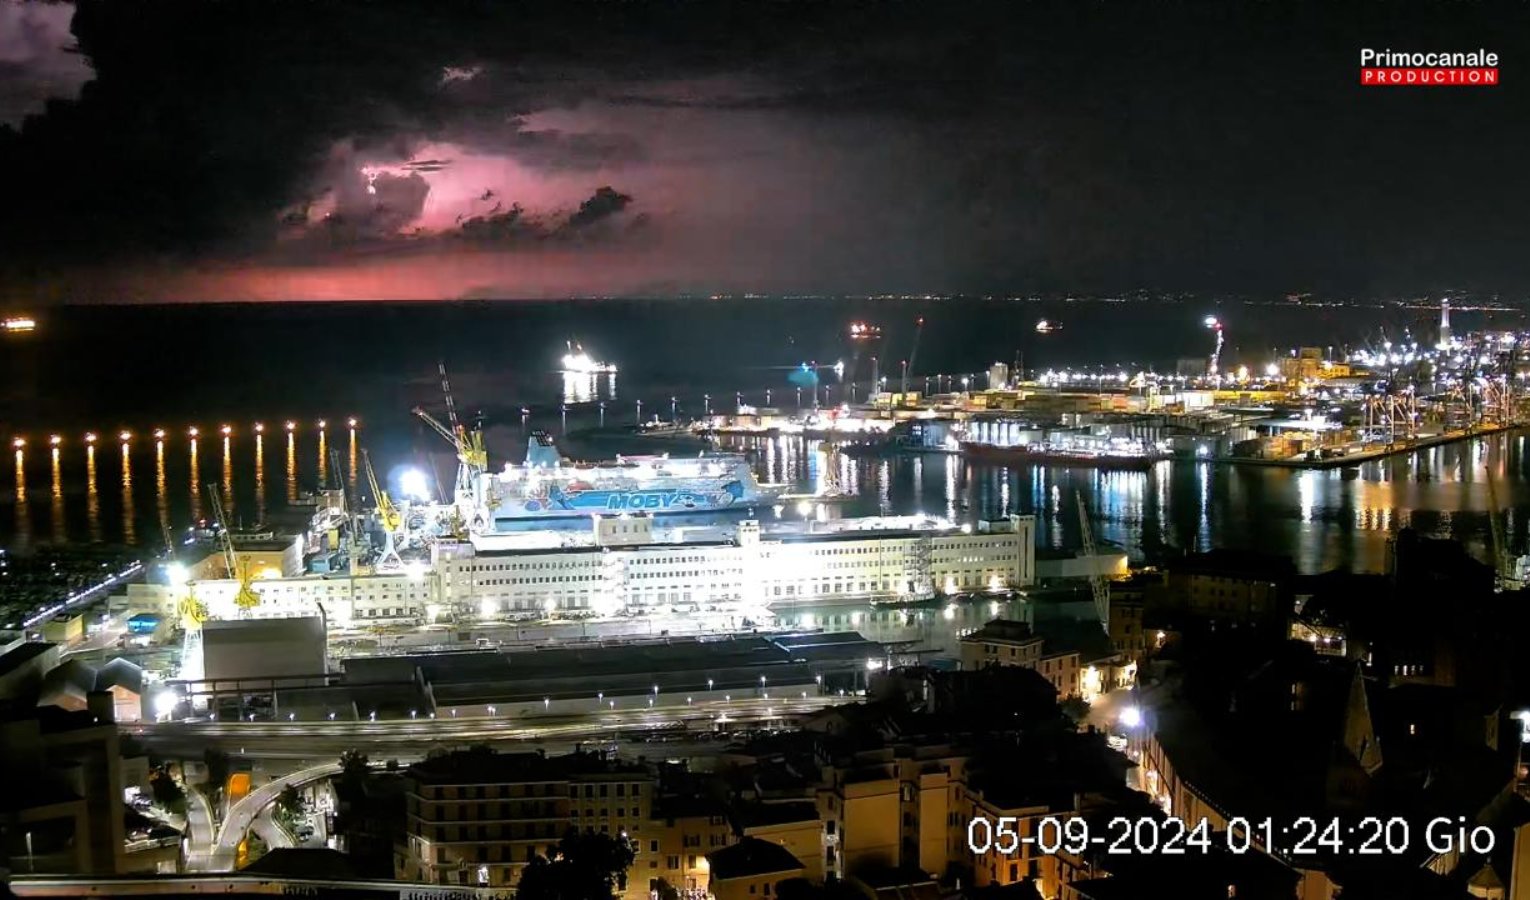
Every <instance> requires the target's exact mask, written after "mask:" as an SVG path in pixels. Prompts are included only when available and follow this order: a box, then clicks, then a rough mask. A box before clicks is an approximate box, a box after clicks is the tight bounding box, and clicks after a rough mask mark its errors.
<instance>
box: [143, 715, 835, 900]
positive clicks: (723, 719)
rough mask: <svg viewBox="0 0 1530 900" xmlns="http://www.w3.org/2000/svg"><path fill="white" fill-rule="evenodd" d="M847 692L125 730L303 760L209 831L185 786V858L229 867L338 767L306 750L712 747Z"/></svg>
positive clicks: (683, 751)
mask: <svg viewBox="0 0 1530 900" xmlns="http://www.w3.org/2000/svg"><path fill="white" fill-rule="evenodd" d="M847 699H849V698H842V697H833V696H825V697H807V698H805V699H797V700H790V701H782V700H780V699H766V698H748V699H739V700H733V701H731V702H729V703H726V704H709V705H707V706H706V708H703V707H702V706H700V705H698V706H697V707H695V708H689V707H683V708H679V709H666V710H616V711H613V712H609V713H601V714H595V715H574V716H562V717H550V718H547V719H538V720H536V721H535V723H534V724H533V723H527V722H525V721H520V722H515V721H511V720H508V719H498V720H496V719H488V718H474V719H424V720H410V721H389V722H323V723H316V722H315V723H291V722H289V723H277V722H161V723H155V724H143V725H137V726H133V727H132V728H131V731H132V733H133V734H134V735H135V736H136V737H137V738H138V739H139V740H140V741H141V742H143V743H144V744H145V745H147V746H150V747H152V748H154V750H155V751H156V752H159V753H163V754H165V755H175V754H177V753H179V754H190V755H192V756H199V755H201V754H202V753H203V751H204V750H205V749H206V748H207V747H208V746H213V745H216V746H222V747H224V748H226V749H228V750H229V752H230V753H233V754H236V755H237V756H242V757H245V758H248V759H261V760H282V759H286V760H301V761H302V763H301V767H300V768H298V769H296V770H295V771H292V772H289V773H287V774H285V775H280V776H277V777H276V778H274V779H272V780H271V781H270V782H268V783H267V784H264V785H261V786H260V787H258V788H256V789H255V790H252V791H251V792H250V793H249V794H248V795H247V796H245V797H244V798H242V799H241V800H239V801H238V802H237V803H234V804H233V805H231V806H230V807H229V809H228V812H227V814H226V815H225V817H224V819H223V823H222V825H221V826H220V827H219V828H218V829H217V833H216V836H209V833H210V832H211V830H212V826H211V821H212V813H211V810H209V809H208V808H207V803H206V800H205V799H203V798H202V797H201V795H200V794H197V793H195V792H193V799H192V803H191V806H190V808H189V809H188V830H189V831H190V832H191V834H190V835H189V837H190V839H191V840H190V850H189V852H188V854H187V867H188V869H190V870H192V871H204V872H228V871H232V870H233V869H234V866H235V863H236V860H237V858H238V849H239V844H240V842H242V841H243V840H244V839H245V836H246V834H247V833H248V832H249V831H250V830H251V829H252V828H253V829H254V830H255V832H256V833H257V834H259V835H260V836H261V838H262V839H263V840H265V841H266V844H267V846H269V847H280V846H292V844H291V841H290V838H288V837H287V836H286V835H285V834H283V833H281V831H280V829H278V828H276V826H275V823H274V822H272V821H271V820H270V809H271V806H272V804H274V803H275V802H276V798H277V796H278V795H280V794H281V792H282V791H283V790H284V789H285V788H286V787H287V786H288V785H294V786H297V787H302V786H303V785H306V784H309V783H311V782H314V781H318V780H321V779H325V778H328V777H330V776H332V775H334V774H336V773H338V772H339V771H340V765H339V763H338V762H325V763H314V760H316V759H324V758H328V759H330V760H338V759H339V757H340V754H341V753H343V752H344V751H346V750H350V749H361V750H363V751H365V752H367V753H368V754H369V755H371V756H372V757H373V758H374V759H376V758H377V757H379V756H388V757H394V758H403V759H405V760H407V759H409V758H411V757H414V758H417V757H419V756H422V755H423V754H424V752H425V750H426V749H428V748H429V747H439V746H451V745H453V744H457V745H465V744H478V743H488V744H498V743H508V742H514V743H519V744H535V745H537V746H540V747H542V748H544V749H547V750H549V751H551V752H563V751H567V750H571V749H573V747H574V745H576V744H580V743H588V742H591V741H604V740H612V739H613V738H616V737H619V736H622V735H627V736H632V737H641V736H642V735H643V734H644V733H645V732H647V733H651V732H653V731H655V730H657V729H663V730H666V731H667V730H672V729H682V728H688V729H690V730H691V732H692V733H693V734H694V735H695V739H694V740H689V741H683V742H680V741H676V742H666V743H660V744H657V745H652V746H654V747H656V748H660V749H662V752H664V754H665V755H669V756H699V755H710V754H714V753H717V752H719V751H720V750H721V749H722V747H723V746H724V744H723V743H722V742H720V741H713V740H708V739H706V734H707V732H709V731H714V730H722V731H725V732H726V731H732V730H735V729H738V728H752V727H761V726H765V725H780V724H785V723H787V722H789V721H791V720H793V719H795V718H798V717H800V716H803V715H806V714H808V713H812V712H816V711H818V710H820V709H823V708H824V707H826V706H832V705H835V704H838V703H843V702H846V700H847ZM649 747H650V745H649V744H646V743H635V744H633V745H632V749H633V750H635V751H639V752H644V753H646V752H650V751H649V750H648V748H649Z"/></svg>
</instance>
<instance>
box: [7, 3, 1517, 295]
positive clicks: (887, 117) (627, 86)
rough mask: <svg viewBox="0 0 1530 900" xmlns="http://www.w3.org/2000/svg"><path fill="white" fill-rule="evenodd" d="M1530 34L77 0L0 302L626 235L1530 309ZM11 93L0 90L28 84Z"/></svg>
mask: <svg viewBox="0 0 1530 900" xmlns="http://www.w3.org/2000/svg"><path fill="white" fill-rule="evenodd" d="M4 9H6V6H5V5H4V2H3V0H0V10H4ZM1527 24H1530V20H1527V13H1526V11H1525V8H1524V7H1522V6H1520V7H1503V8H1500V7H1496V6H1488V5H1467V4H1460V3H1422V2H1421V3H1417V4H1410V5H1407V6H1403V5H1400V4H1349V5H1335V4H1326V3H1325V4H1319V3H1301V2H1290V3H1279V4H1276V3H1253V2H1248V3H1239V2H1217V3H1211V2H1206V3H1198V2H1181V3H1175V4H1143V3H1140V2H1136V0H1131V2H1111V0H1104V2H1093V3H1089V4H1078V3H1071V2H1070V3H1026V2H983V0H956V2H952V3H927V2H913V0H910V2H891V3H871V2H857V0H846V2H834V3H822V2H805V0H804V2H792V0H784V2H775V3H768V4H762V3H757V2H726V0H719V2H691V3H679V2H677V3H671V4H659V3H648V2H624V3H609V2H557V3H555V2H537V0H531V2H525V3H517V4H487V3H469V2H462V3H456V2H443V3H436V4H431V5H429V6H428V7H424V6H421V5H420V4H417V3H413V2H407V3H406V2H403V0H373V2H366V3H363V2H311V3H267V2H252V0H223V2H217V3H209V2H206V0H153V2H150V0H83V2H81V3H80V5H79V9H78V13H77V15H76V16H75V18H74V22H73V31H74V37H75V38H76V39H77V40H78V43H79V46H80V49H81V51H82V53H83V55H84V58H85V59H87V60H88V61H89V63H90V65H91V67H93V70H94V73H95V76H96V77H95V80H94V81H93V82H91V83H90V84H88V85H87V86H86V87H85V88H84V89H83V91H82V92H81V93H80V96H79V98H78V99H77V100H73V99H70V92H69V91H67V90H65V91H62V92H52V93H50V94H49V96H53V97H57V98H60V99H56V100H54V101H53V103H52V105H51V107H50V108H49V109H48V112H47V114H46V115H42V116H38V117H34V118H33V119H31V120H30V121H28V122H27V123H26V124H25V126H24V127H22V128H21V129H20V130H19V131H18V130H14V129H4V128H0V170H3V171H6V172H9V173H15V174H13V177H12V178H11V179H10V183H9V184H8V186H7V191H6V196H5V202H4V203H3V204H0V277H4V276H10V277H11V278H12V279H13V280H15V281H16V283H28V282H27V279H32V280H34V281H35V280H38V279H42V280H46V279H48V278H50V277H52V276H53V275H54V274H56V273H68V272H69V271H71V270H73V269H76V268H79V267H82V266H112V265H122V266H131V265H134V264H136V263H138V262H140V261H143V260H170V261H177V260H184V261H189V262H199V261H209V260H210V261H225V260H231V259H232V260H239V261H253V262H251V263H250V264H251V265H254V264H256V263H257V262H258V261H260V260H262V259H266V258H270V259H275V260H278V261H284V260H288V259H293V258H297V259H301V260H302V262H303V264H305V265H320V264H322V263H323V262H324V261H326V260H339V261H341V262H343V261H344V260H345V259H347V258H348V257H349V256H352V255H354V254H357V253H362V254H367V255H372V254H377V255H386V254H389V253H399V254H402V255H425V254H428V253H433V252H452V251H453V249H454V248H460V247H470V248H475V250H487V249H495V250H499V249H504V250H516V251H520V253H521V255H525V254H527V253H530V252H532V251H534V250H537V249H538V248H543V247H552V248H555V250H550V251H548V252H549V253H552V252H556V253H558V254H562V255H561V256H559V257H558V258H559V260H560V264H561V265H565V266H567V269H566V270H564V271H566V272H567V273H568V277H569V279H571V281H570V283H574V280H577V278H578V277H580V276H581V275H582V274H584V273H586V272H588V271H590V270H592V269H594V268H597V267H594V266H588V265H580V264H578V263H577V262H568V261H567V259H568V258H571V257H572V256H573V255H575V254H577V253H578V252H603V251H605V250H607V249H609V248H611V247H613V246H622V245H623V242H624V241H626V240H628V235H631V234H635V233H642V234H644V236H645V240H646V241H648V242H649V243H647V244H645V245H644V246H645V247H647V248H648V252H649V255H648V256H646V257H644V258H643V260H642V263H641V265H639V264H638V263H630V264H631V266H632V275H631V277H632V278H633V279H634V280H635V283H684V284H687V285H699V286H702V287H706V286H715V287H718V288H720V289H731V290H748V289H750V288H751V287H755V286H762V287H787V288H790V289H793V290H802V291H810V290H822V291H857V290H867V291H873V290H875V291H882V290H908V291H920V292H922V291H936V290H966V291H1005V290H1032V289H1041V290H1048V289H1057V290H1090V289H1107V290H1112V289H1118V288H1122V287H1130V286H1137V285H1147V286H1154V287H1171V288H1233V289H1236V288H1259V289H1266V288H1290V287H1320V288H1321V287H1331V288H1334V289H1342V290H1368V289H1372V288H1395V287H1410V288H1411V287H1421V288H1425V289H1427V288H1428V287H1429V286H1431V285H1433V284H1435V283H1439V282H1445V283H1449V284H1450V286H1471V285H1472V284H1478V285H1494V286H1499V287H1501V288H1503V289H1523V288H1524V287H1526V286H1530V257H1527V256H1526V255H1525V254H1523V252H1522V251H1521V250H1520V249H1519V248H1518V243H1519V241H1518V239H1517V236H1518V234H1519V223H1518V221H1517V215H1518V212H1517V211H1518V210H1519V209H1521V208H1523V207H1524V206H1525V205H1526V203H1527V202H1530V174H1527V173H1530V167H1526V166H1525V165H1524V164H1523V159H1524V158H1525V156H1526V155H1527V150H1530V122H1527V119H1526V117H1525V116H1523V114H1522V111H1523V110H1524V109H1525V108H1527V103H1526V100H1527V93H1526V92H1527V89H1530V87H1527V85H1526V84H1525V83H1524V80H1523V79H1522V78H1521V79H1516V78H1515V77H1514V74H1515V72H1517V71H1518V68H1516V67H1520V66H1522V65H1523V61H1524V60H1525V59H1526V58H1530V28H1526V27H1525V26H1526V25H1527ZM4 39H5V36H4V35H0V46H4ZM28 46H30V44H29V45H28ZM1363 46H1386V47H1393V48H1407V49H1470V48H1474V47H1478V46H1484V47H1487V48H1488V49H1492V50H1495V51H1496V52H1498V53H1500V54H1501V55H1503V57H1504V59H1505V64H1504V65H1505V73H1506V74H1505V79H1504V84H1503V85H1501V86H1500V87H1499V88H1497V89H1492V90H1396V91H1380V90H1375V89H1363V88H1360V87H1359V86H1358V84H1357V83H1356V82H1357V80H1358V78H1357V72H1356V69H1357V68H1358V51H1359V48H1360V47H1363ZM16 55H17V56H18V58H20V55H19V54H16ZM0 64H9V65H10V69H9V70H8V71H9V73H10V74H9V75H8V76H0V78H4V81H3V82H0V83H3V84H4V85H5V87H0V97H4V96H8V94H7V90H9V91H10V94H9V95H15V94H16V93H17V90H16V89H15V88H14V85H16V84H20V83H22V82H23V80H24V79H25V78H30V77H31V75H32V74H35V73H36V72H38V71H41V70H42V69H41V66H42V64H41V63H38V62H36V61H35V59H34V58H33V56H27V57H26V61H25V62H11V63H7V61H6V59H5V58H3V57H0ZM34 81H35V79H34ZM29 83H30V82H29ZM443 148H444V149H443ZM475 156H477V157H484V156H490V157H494V158H497V159H503V160H508V161H510V162H511V163H514V165H515V166H517V167H518V168H514V169H509V168H506V169H505V170H504V171H500V170H494V172H493V173H492V174H493V177H492V178H491V177H489V176H488V175H483V174H481V173H483V172H485V171H487V168H486V166H485V164H484V163H483V160H482V159H476V160H475V159H474V158H473V157H475ZM368 166H372V167H374V169H375V168H378V167H380V168H381V169H382V170H385V171H381V172H377V171H374V172H373V175H372V176H370V177H369V179H368V178H364V177H362V172H363V170H364V169H366V168H367V167H368ZM603 183H610V184H611V185H613V187H611V188H609V189H602V191H606V190H609V193H603V192H601V193H596V194H594V195H591V194H589V193H588V192H589V191H591V190H592V189H593V188H594V186H595V185H600V184H603ZM448 187H450V188H452V189H453V190H452V191H448V190H447V188H448ZM629 194H630V195H631V196H632V197H635V198H637V199H636V200H633V201H631V204H630V205H629V204H628V201H627V200H626V199H620V202H618V200H619V198H625V197H627V195H629ZM448 203H449V204H451V207H450V208H449V209H448V210H447V211H446V212H444V213H443V212H441V206H442V204H448ZM433 216H434V217H435V218H432V217H433ZM629 262H630V261H629ZM708 266H709V268H708ZM166 268H167V269H171V270H173V266H167V267H166ZM677 269H684V270H685V274H683V275H681V274H671V272H670V270H677ZM516 271H519V270H516ZM428 274H429V273H424V274H421V275H420V279H419V280H420V281H421V283H428V282H429V278H428V277H427V276H428ZM542 274H544V275H545V276H546V277H545V283H546V284H549V285H551V284H555V283H556V282H557V277H558V275H557V273H553V274H547V273H542ZM475 276H476V273H475ZM491 276H492V277H499V276H498V275H494V274H493V273H490V274H486V275H483V277H484V278H489V277H491ZM506 277H508V276H506ZM788 277H789V278H791V279H795V280H793V281H790V282H787V281H781V280H777V281H770V282H768V283H761V282H760V281H759V279H766V278H769V279H785V278H788ZM506 283H507V285H508V287H507V288H506V289H507V290H511V291H513V290H514V287H513V284H510V283H509V282H506ZM549 290H551V288H549ZM447 292H448V293H451V291H449V290H448V291H447Z"/></svg>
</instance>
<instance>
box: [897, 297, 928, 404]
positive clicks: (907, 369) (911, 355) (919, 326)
mask: <svg viewBox="0 0 1530 900" xmlns="http://www.w3.org/2000/svg"><path fill="white" fill-rule="evenodd" d="M923 334H924V316H920V317H919V321H917V322H915V323H914V346H913V349H911V350H909V352H908V364H907V365H905V366H904V367H903V384H902V385H900V386H899V392H900V393H903V394H907V393H908V376H909V375H910V374H911V373H912V372H913V371H914V362H915V360H917V359H918V358H919V338H920V336H921V335H923Z"/></svg>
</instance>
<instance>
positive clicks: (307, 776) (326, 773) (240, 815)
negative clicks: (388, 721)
mask: <svg viewBox="0 0 1530 900" xmlns="http://www.w3.org/2000/svg"><path fill="white" fill-rule="evenodd" d="M339 772H340V764H339V763H338V762H334V763H325V764H323V765H319V766H309V767H307V768H303V769H298V770H297V771H295V772H291V773H289V774H286V775H282V776H280V777H278V778H274V779H272V780H271V781H270V782H268V783H266V784H263V785H261V786H260V787H258V788H256V789H255V790H253V791H250V793H249V795H248V796H246V797H245V798H244V799H242V800H240V801H239V802H238V803H235V804H234V805H233V806H231V807H229V810H228V816H227V818H225V819H224V820H223V826H222V827H221V828H219V829H218V838H217V843H216V845H215V846H214V847H213V850H212V853H211V854H210V858H209V859H208V862H207V868H206V870H205V871H213V872H230V871H233V869H234V864H235V861H236V860H237V859H238V854H239V844H240V842H242V841H243V840H244V839H245V835H246V833H247V832H248V831H249V830H250V828H251V826H252V825H256V823H257V820H258V819H259V818H261V816H263V815H264V816H265V817H266V821H265V823H264V824H261V825H258V826H257V831H256V833H257V834H261V837H262V839H263V840H265V841H266V845H267V846H269V847H278V846H284V847H290V846H292V842H291V841H290V840H288V839H286V837H285V836H281V837H279V838H275V839H276V840H279V841H280V843H272V840H273V836H274V835H273V833H276V832H279V831H280V829H278V828H276V827H275V823H273V822H271V821H270V815H269V811H270V807H271V805H272V804H273V803H275V802H276V798H277V796H278V795H280V794H281V792H282V791H283V790H285V789H286V787H287V786H288V785H295V786H298V787H301V786H303V785H305V784H307V783H309V782H311V781H316V780H318V779H320V778H328V777H330V776H331V775H336V774H339ZM262 829H263V830H264V831H265V833H263V834H262Z"/></svg>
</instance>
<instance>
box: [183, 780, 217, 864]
mask: <svg viewBox="0 0 1530 900" xmlns="http://www.w3.org/2000/svg"><path fill="white" fill-rule="evenodd" d="M186 832H187V834H186V868H187V869H188V870H190V871H192V872H205V871H207V868H206V867H207V864H208V862H209V860H210V859H211V857H212V844H213V838H214V837H215V836H216V832H215V831H214V829H213V815H212V807H210V806H209V805H208V804H207V797H206V795H204V794H203V793H202V792H201V791H199V790H196V789H195V788H190V787H188V788H187V790H186Z"/></svg>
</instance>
